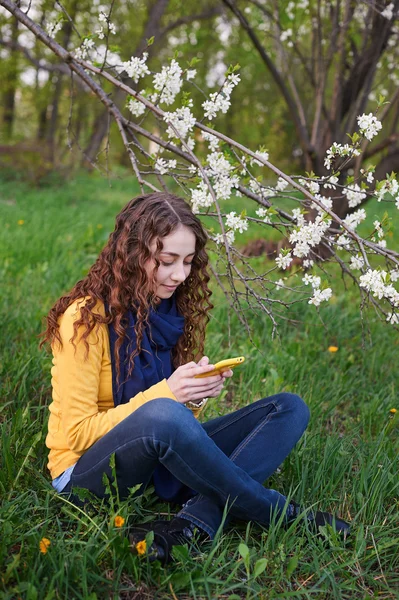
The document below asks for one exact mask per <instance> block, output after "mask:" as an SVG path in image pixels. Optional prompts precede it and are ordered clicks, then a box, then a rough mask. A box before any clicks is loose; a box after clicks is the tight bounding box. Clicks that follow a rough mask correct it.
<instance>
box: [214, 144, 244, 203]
mask: <svg viewBox="0 0 399 600" xmlns="http://www.w3.org/2000/svg"><path fill="white" fill-rule="evenodd" d="M207 163H208V167H207V169H206V172H207V174H208V176H209V177H210V178H211V179H212V180H213V188H214V190H215V194H216V198H217V199H218V200H227V199H228V198H230V196H231V192H232V190H233V188H234V187H237V186H238V184H239V181H240V180H239V177H238V176H237V175H231V171H232V170H233V168H234V167H233V165H231V164H230V162H229V161H228V160H227V158H226V157H225V156H224V154H222V152H212V153H211V154H209V155H208V157H207Z"/></svg>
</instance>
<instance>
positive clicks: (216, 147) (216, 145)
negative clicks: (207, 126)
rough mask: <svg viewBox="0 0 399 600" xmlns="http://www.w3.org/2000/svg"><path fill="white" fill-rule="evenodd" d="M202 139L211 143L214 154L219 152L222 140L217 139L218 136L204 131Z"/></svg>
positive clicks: (210, 147) (210, 146)
mask: <svg viewBox="0 0 399 600" xmlns="http://www.w3.org/2000/svg"><path fill="white" fill-rule="evenodd" d="M202 137H203V138H204V140H206V141H207V142H208V143H209V149H210V150H211V151H212V152H216V151H217V150H219V143H220V140H219V138H217V137H216V135H213V134H212V133H208V132H207V131H202Z"/></svg>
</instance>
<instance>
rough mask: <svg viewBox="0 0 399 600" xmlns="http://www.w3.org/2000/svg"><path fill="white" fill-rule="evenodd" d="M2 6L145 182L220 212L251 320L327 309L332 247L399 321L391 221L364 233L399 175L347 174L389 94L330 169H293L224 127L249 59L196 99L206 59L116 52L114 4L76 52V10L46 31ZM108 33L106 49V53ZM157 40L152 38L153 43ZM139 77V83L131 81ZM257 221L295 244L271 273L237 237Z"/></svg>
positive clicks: (231, 271) (228, 260)
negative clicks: (44, 51)
mask: <svg viewBox="0 0 399 600" xmlns="http://www.w3.org/2000/svg"><path fill="white" fill-rule="evenodd" d="M0 5H2V6H3V7H4V8H5V9H6V10H7V11H9V12H10V13H11V14H12V15H14V17H15V18H16V19H17V20H18V21H19V23H20V24H21V25H23V26H25V27H26V28H28V30H29V31H30V32H31V33H32V34H33V35H34V36H35V38H36V39H37V40H40V41H41V42H42V43H44V44H45V45H46V46H47V47H48V48H49V49H51V50H52V52H53V53H54V54H55V55H56V56H57V57H58V58H59V59H61V61H63V62H64V64H65V65H66V66H67V68H68V69H69V71H70V74H71V77H72V78H73V80H76V81H79V82H80V83H81V85H82V86H84V87H85V88H86V89H88V90H90V92H91V93H92V94H93V95H95V96H96V97H97V98H98V99H99V100H100V101H101V102H102V104H103V105H104V107H105V108H106V109H107V113H108V115H109V117H110V118H112V119H113V120H114V121H115V123H116V125H117V128H118V131H119V134H120V137H121V139H122V141H123V144H124V146H125V149H126V152H127V155H128V157H129V160H130V163H131V166H132V169H133V171H134V173H135V175H136V177H137V180H138V182H139V184H140V187H141V189H142V191H143V192H145V191H150V190H154V191H155V190H160V189H166V188H167V185H168V183H169V182H171V180H173V182H174V183H173V185H174V186H178V188H179V189H180V193H181V194H182V195H184V196H185V197H187V199H188V200H189V201H190V202H191V204H192V207H193V210H194V212H196V213H198V214H200V215H207V216H208V217H211V218H212V219H213V226H212V227H209V228H208V234H209V239H210V242H211V243H212V244H213V247H214V250H215V252H217V254H218V261H217V265H218V266H217V267H214V275H215V277H216V279H217V281H218V282H219V284H220V285H221V287H222V289H223V290H224V292H225V294H226V298H227V299H228V301H229V302H230V304H231V306H232V307H233V308H234V309H235V311H236V313H237V314H238V316H239V318H240V319H241V321H242V322H243V324H245V325H247V320H246V319H245V310H247V309H248V307H249V308H251V309H253V310H258V309H259V308H260V309H261V310H263V311H265V312H266V313H267V314H268V316H269V317H270V319H271V321H272V323H273V326H274V327H276V326H277V323H278V318H279V315H280V314H281V313H282V312H283V309H285V308H286V306H287V305H288V304H290V303H292V302H297V301H298V300H306V301H307V302H309V304H312V305H314V306H315V307H318V306H319V305H320V304H321V303H322V302H326V301H328V300H329V299H330V298H331V296H332V293H333V290H332V289H331V287H329V284H328V280H327V279H326V278H327V273H326V272H325V269H324V264H325V261H321V262H320V261H317V259H318V258H319V254H320V249H322V248H327V249H328V256H329V258H328V260H330V261H335V262H337V263H338V264H339V265H340V267H341V269H342V271H343V272H344V273H345V274H346V275H347V276H349V277H350V278H351V279H352V280H353V282H354V283H356V284H357V285H358V286H359V290H360V293H361V294H362V296H363V297H364V299H365V300H366V299H369V300H370V301H371V302H372V303H373V304H374V306H375V307H376V309H377V310H378V312H379V314H380V315H382V316H384V318H386V320H387V321H388V322H389V323H391V324H393V325H395V324H397V323H399V292H398V291H397V289H396V287H395V283H396V282H397V281H398V279H399V255H398V254H397V253H395V252H394V251H392V250H390V249H389V248H388V247H387V244H386V240H385V235H386V232H387V230H388V227H389V223H388V220H384V221H383V222H379V221H375V222H374V224H373V227H372V229H371V231H370V232H369V233H368V235H366V236H363V237H362V236H360V235H359V234H358V233H357V231H356V229H357V227H358V225H359V224H360V223H361V222H362V221H364V220H365V218H366V211H365V209H364V208H357V206H358V205H359V204H360V203H361V202H362V200H363V199H364V197H365V196H367V195H368V194H370V193H371V190H370V186H371V185H373V194H374V195H375V196H376V198H377V201H379V202H394V203H395V204H396V207H397V208H398V209H399V186H398V183H397V181H396V178H395V175H394V174H391V175H390V176H387V177H386V178H384V179H382V180H381V181H377V182H374V175H373V171H374V168H373V167H371V166H370V167H367V168H363V167H362V168H360V169H359V172H358V174H357V175H356V177H355V176H349V177H347V178H346V179H345V180H344V181H342V180H341V179H340V173H342V172H343V171H345V169H347V165H348V162H350V161H352V162H353V161H356V160H357V159H358V158H359V157H361V156H362V153H364V149H365V144H366V143H367V142H368V141H370V140H372V139H373V138H374V137H375V136H376V135H377V134H378V132H379V130H380V129H381V126H382V125H381V121H380V120H379V119H378V111H384V104H383V102H384V100H383V99H380V102H379V103H376V106H375V114H373V113H369V114H360V115H358V116H357V118H356V120H355V121H354V123H353V125H354V129H356V131H353V132H352V133H351V136H350V137H349V138H348V142H346V143H342V142H340V141H332V143H331V145H330V146H329V147H328V148H327V149H326V153H325V157H324V163H323V168H324V169H325V173H322V174H320V173H316V174H315V173H314V172H312V173H308V175H307V176H306V177H301V176H296V175H288V174H286V173H283V172H282V171H281V170H280V169H279V168H278V167H276V166H275V165H274V164H273V163H272V162H270V161H269V155H268V152H267V151H265V149H262V148H259V149H254V148H249V147H246V146H244V145H242V144H241V143H240V142H239V141H237V140H236V139H233V138H230V137H227V136H226V135H224V134H223V133H221V132H219V131H218V130H217V128H216V127H215V121H216V120H217V118H218V116H219V115H220V114H225V113H227V111H229V109H230V107H231V103H232V101H233V99H232V96H233V92H234V90H235V88H236V87H237V86H238V85H239V84H240V75H239V67H238V65H236V66H232V67H230V68H229V69H228V70H227V72H226V73H225V77H224V79H223V81H222V82H221V84H220V86H219V88H218V89H217V90H216V91H215V92H213V93H211V94H210V95H209V97H205V98H204V99H203V101H201V103H200V104H199V105H196V106H194V102H193V99H192V97H191V94H190V90H192V89H193V86H195V85H196V84H195V78H196V69H195V60H193V61H192V62H191V64H189V65H188V66H187V67H186V68H183V67H182V66H181V64H179V62H178V61H177V60H176V59H175V58H173V59H171V60H170V61H169V62H168V63H167V64H164V65H163V66H162V68H161V69H160V70H159V71H158V72H151V71H150V69H149V66H148V64H147V59H148V54H147V52H146V51H145V49H144V51H143V53H142V54H141V55H140V56H132V57H131V58H130V59H129V60H127V61H122V60H121V59H120V58H119V57H118V55H117V54H115V53H114V52H111V50H110V48H109V44H108V42H109V40H110V38H111V37H112V36H115V35H117V29H116V26H115V24H114V23H113V21H112V18H111V17H112V15H111V11H112V5H111V9H110V10H109V11H108V12H106V11H104V10H100V11H99V14H98V15H97V23H96V24H93V25H94V26H93V31H94V32H95V33H93V34H91V35H90V36H86V37H82V38H80V39H79V38H77V39H78V42H77V44H76V46H75V48H74V50H73V51H68V50H66V49H65V48H64V47H63V46H62V45H61V44H60V43H58V41H57V39H56V38H57V33H58V30H59V29H60V22H61V19H63V18H69V15H68V14H66V15H65V13H64V14H62V13H60V18H59V20H58V21H55V22H50V23H47V24H46V29H44V28H43V27H42V26H40V25H39V24H38V23H36V22H35V21H34V20H33V19H32V18H31V17H30V16H29V14H28V13H29V6H28V7H27V10H26V12H24V11H23V10H22V8H21V7H20V6H18V5H17V3H14V2H12V1H11V0H0ZM104 41H105V42H106V44H105V51H104V50H103V49H102V50H101V51H99V48H103V46H101V44H103V43H104ZM151 43H152V40H151V39H150V40H148V45H151ZM127 78H129V80H130V81H131V82H132V85H128V84H127V83H126V79H127ZM144 82H146V85H144ZM106 86H107V87H106ZM110 89H111V90H113V91H115V90H118V93H123V94H124V95H125V98H126V107H127V110H128V112H129V117H127V116H125V115H124V114H123V112H122V111H121V110H120V109H119V108H118V106H117V105H116V104H115V102H114V101H113V99H112V97H111V94H110V93H109V90H110ZM154 124H155V125H156V127H154ZM150 142H151V148H152V150H151V151H150V145H149V143H150ZM202 146H205V147H206V151H205V152H204V151H203V150H202ZM265 176H267V180H268V181H269V180H270V178H271V177H273V178H274V180H275V183H274V184H273V185H270V184H269V183H265ZM166 178H167V179H166ZM331 190H334V191H337V192H338V191H339V194H340V195H341V197H345V198H346V199H347V201H348V203H349V205H350V207H351V208H353V209H356V210H354V211H352V212H351V213H350V214H348V215H347V216H345V217H344V218H341V217H340V216H339V215H338V214H337V212H336V211H335V210H334V206H333V202H332V200H331V198H330V197H329V195H328V192H329V191H331ZM233 196H234V197H236V198H243V200H242V201H243V202H244V198H245V197H246V198H248V199H249V200H250V201H251V202H250V205H251V209H248V210H247V211H246V210H243V211H242V212H240V213H237V212H235V211H226V210H225V209H224V205H225V204H226V203H227V202H228V200H229V199H230V198H231V197H233ZM282 198H285V199H286V202H285V205H283V204H282V202H281V199H282ZM283 206H285V208H283ZM288 206H289V207H290V208H288ZM253 224H257V225H258V226H262V227H265V228H274V229H276V230H278V231H279V232H281V233H283V234H284V235H285V236H286V237H288V239H289V242H290V248H286V249H282V250H281V252H280V254H279V255H278V256H277V258H276V261H275V264H273V265H271V266H270V268H269V269H268V270H267V272H265V273H258V272H256V270H255V269H254V268H253V265H252V264H251V260H250V259H248V258H246V257H244V256H243V255H242V254H241V253H240V251H239V250H238V249H237V247H236V246H235V243H236V242H237V241H238V239H239V235H240V234H241V233H243V232H244V231H246V230H247V229H248V228H250V227H251V226H252V225H253ZM294 258H296V259H300V262H301V266H299V267H298V268H297V270H296V271H293V270H292V271H291V272H290V274H289V276H288V277H285V279H282V278H281V276H280V279H279V280H278V281H276V279H277V278H276V273H275V272H276V271H282V272H284V273H287V269H288V268H289V267H290V266H291V264H292V262H293V259H294Z"/></svg>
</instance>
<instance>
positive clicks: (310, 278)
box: [302, 273, 321, 290]
mask: <svg viewBox="0 0 399 600" xmlns="http://www.w3.org/2000/svg"><path fill="white" fill-rule="evenodd" d="M302 281H303V283H304V284H305V285H309V284H310V285H311V286H312V288H313V289H314V290H318V289H319V287H320V285H321V279H320V277H318V276H317V275H310V274H308V273H307V274H306V275H304V276H303V277H302Z"/></svg>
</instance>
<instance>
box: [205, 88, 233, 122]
mask: <svg viewBox="0 0 399 600" xmlns="http://www.w3.org/2000/svg"><path fill="white" fill-rule="evenodd" d="M209 97H210V100H205V102H203V103H202V107H203V109H204V114H205V117H206V118H207V119H209V120H210V121H211V120H212V119H214V118H215V117H216V116H217V114H218V112H219V111H221V112H222V113H223V114H225V113H226V112H227V111H228V110H229V108H230V105H231V102H230V97H229V96H225V95H223V94H222V93H217V92H214V93H213V94H210V96H209Z"/></svg>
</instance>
